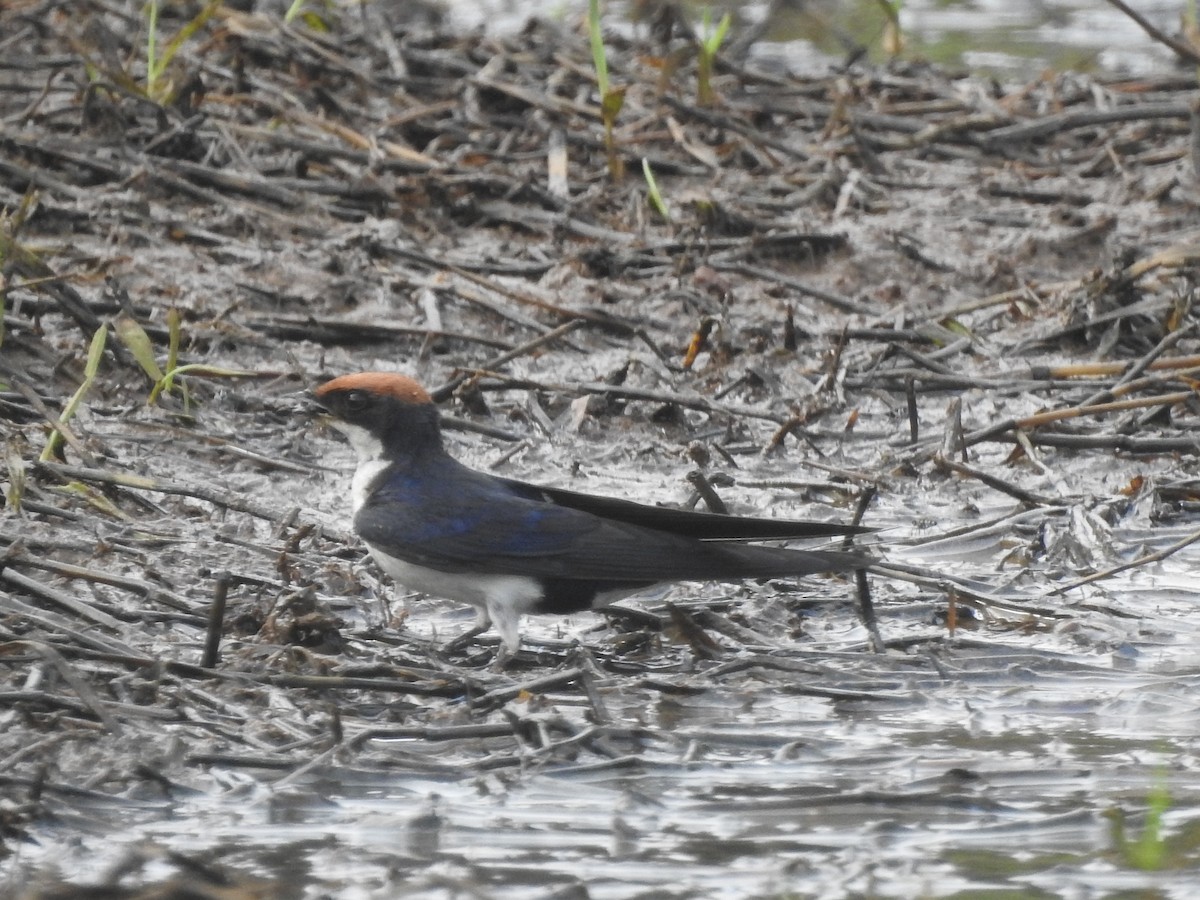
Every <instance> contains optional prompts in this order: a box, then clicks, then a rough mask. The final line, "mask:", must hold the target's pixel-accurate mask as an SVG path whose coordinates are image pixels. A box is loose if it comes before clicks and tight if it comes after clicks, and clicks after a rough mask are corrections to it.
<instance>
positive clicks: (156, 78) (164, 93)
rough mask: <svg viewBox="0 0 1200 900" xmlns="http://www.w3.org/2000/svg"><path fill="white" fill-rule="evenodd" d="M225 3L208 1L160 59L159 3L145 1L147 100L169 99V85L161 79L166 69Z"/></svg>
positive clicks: (172, 40) (178, 33) (164, 48)
mask: <svg viewBox="0 0 1200 900" xmlns="http://www.w3.org/2000/svg"><path fill="white" fill-rule="evenodd" d="M223 2H224V0H208V2H207V3H205V4H204V6H203V8H201V10H200V12H199V13H197V15H196V16H195V18H193V19H192V20H191V21H190V22H187V23H186V24H185V25H184V26H183V27H182V28H180V29H179V31H178V32H177V33H176V34H175V36H174V37H172V38H171V39H170V40H169V41H167V42H166V44H165V45H164V46H163V49H162V55H161V56H160V55H159V49H158V48H159V34H158V4H159V0H147V3H146V91H145V93H146V96H147V97H149V98H150V99H151V100H153V101H155V102H156V103H160V102H164V101H167V100H170V99H171V93H172V85H170V84H169V83H166V81H165V79H164V77H163V76H164V75H166V72H167V67H168V66H169V65H170V64H171V61H172V60H173V59H174V58H175V56H176V54H177V53H179V51H180V50H181V49H182V48H183V45H184V44H185V43H187V42H188V41H189V40H191V38H192V37H193V36H194V35H195V34H196V32H198V31H199V30H200V29H201V28H203V27H204V25H205V23H206V22H207V21H208V20H209V19H211V18H212V17H213V15H214V14H215V13H216V11H217V10H218V9H220V8H221V4H222V3H223Z"/></svg>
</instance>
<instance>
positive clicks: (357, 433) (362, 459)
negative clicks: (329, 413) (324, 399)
mask: <svg viewBox="0 0 1200 900" xmlns="http://www.w3.org/2000/svg"><path fill="white" fill-rule="evenodd" d="M333 427H334V428H336V429H337V430H338V431H340V432H341V433H342V434H344V435H345V436H346V439H347V440H348V441H349V442H350V446H351V447H353V448H354V452H355V453H356V454H357V455H358V468H357V469H355V470H354V480H353V481H351V482H350V500H351V507H350V508H351V513H352V514H353V515H357V514H358V511H359V509H361V508H362V505H363V504H364V503H366V502H367V496H368V495H369V493H370V488H371V483H372V482H373V481H374V480H375V478H376V477H377V476H378V475H379V473H380V472H382V471H383V470H384V469H386V468H387V467H388V461H387V460H386V459H384V458H383V442H382V441H380V440H379V438H377V437H375V435H373V434H371V432H369V431H367V429H365V428H363V427H362V426H361V425H351V424H350V423H348V422H334V423H333Z"/></svg>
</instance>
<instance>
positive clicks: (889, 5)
mask: <svg viewBox="0 0 1200 900" xmlns="http://www.w3.org/2000/svg"><path fill="white" fill-rule="evenodd" d="M876 2H877V3H878V4H879V8H880V9H882V10H883V14H884V16H885V17H886V20H885V21H884V25H883V38H882V44H883V49H884V52H885V53H887V55H888V56H891V57H896V56H899V55H900V54H901V53H902V52H903V51H904V32H903V30H902V29H901V28H900V10H901V9H903V8H904V0H876Z"/></svg>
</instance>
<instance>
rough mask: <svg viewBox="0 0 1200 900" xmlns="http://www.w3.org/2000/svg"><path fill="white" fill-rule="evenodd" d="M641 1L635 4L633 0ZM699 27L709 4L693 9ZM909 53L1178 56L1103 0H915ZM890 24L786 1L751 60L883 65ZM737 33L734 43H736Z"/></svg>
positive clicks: (905, 23)
mask: <svg viewBox="0 0 1200 900" xmlns="http://www.w3.org/2000/svg"><path fill="white" fill-rule="evenodd" d="M445 5H446V6H447V8H448V9H449V11H450V21H451V22H452V23H453V24H454V27H456V28H460V29H474V28H484V29H488V30H492V31H495V32H498V33H505V32H509V31H515V30H517V29H519V28H521V27H522V26H523V25H524V24H525V22H526V21H527V19H528V17H529V16H530V15H533V14H535V13H536V14H538V15H541V16H544V17H547V18H550V19H553V20H557V21H563V22H565V23H567V24H570V23H571V22H575V21H580V20H581V19H582V18H583V17H584V16H585V15H586V9H587V3H586V2H583V0H574V2H567V3H562V2H546V3H528V2H519V0H483V2H465V3H464V2H459V0H445ZM630 5H634V4H630ZM1132 5H1133V7H1134V8H1135V9H1136V10H1137V11H1138V12H1139V13H1141V14H1142V15H1144V16H1145V17H1146V18H1147V19H1149V20H1150V22H1151V23H1152V24H1154V25H1155V26H1156V27H1158V28H1160V29H1161V30H1162V31H1164V32H1166V33H1168V34H1171V35H1177V33H1178V31H1179V17H1180V15H1181V14H1182V11H1183V4H1181V3H1178V2H1174V0H1142V2H1138V3H1135V4H1132ZM627 8H628V6H627V5H626V4H621V3H608V4H605V9H606V12H607V14H608V19H607V20H606V23H605V25H606V27H607V28H613V29H619V28H620V27H621V22H620V18H621V16H622V15H623V14H624V15H628V13H627V12H625V10H626V9H627ZM691 8H692V9H694V10H695V16H696V21H697V23H699V20H700V15H701V10H702V9H703V8H704V7H703V4H693V5H692V6H691ZM719 8H720V9H731V10H737V14H738V16H739V19H738V23H739V25H741V26H743V27H745V26H749V25H750V24H751V23H754V24H757V23H759V22H762V21H763V19H764V17H765V16H766V15H767V7H766V5H765V4H763V3H736V2H735V3H725V4H720V5H719ZM900 24H901V29H902V31H903V34H904V38H905V56H906V57H907V58H910V59H913V58H916V59H927V60H929V61H931V62H935V63H938V64H940V65H944V66H949V67H952V68H965V69H970V70H972V71H977V72H990V73H993V74H995V75H998V76H1001V77H1017V78H1026V77H1030V76H1033V75H1036V74H1037V73H1038V71H1039V70H1040V69H1043V68H1045V69H1054V70H1057V71H1064V70H1068V69H1075V70H1080V71H1086V72H1108V73H1113V74H1125V75H1131V76H1137V75H1146V74H1150V73H1154V72H1158V73H1162V72H1166V71H1170V70H1171V68H1172V67H1173V65H1174V63H1173V59H1174V55H1173V54H1172V53H1171V52H1170V51H1169V50H1168V49H1167V48H1166V47H1164V46H1163V45H1162V44H1160V43H1158V42H1157V41H1155V40H1153V39H1152V38H1151V37H1150V36H1148V35H1147V34H1146V33H1145V32H1144V31H1143V30H1142V29H1141V28H1140V27H1139V26H1138V25H1137V24H1136V23H1135V22H1133V21H1132V20H1131V19H1130V18H1129V17H1128V16H1126V15H1125V14H1124V13H1122V12H1120V11H1119V10H1117V9H1116V8H1114V7H1113V6H1111V5H1109V4H1108V3H1106V2H1105V0H1041V2H1017V3H1013V2H1008V0H907V2H904V3H902V4H900ZM883 27H884V19H883V16H882V14H881V12H880V7H879V3H878V2H877V0H850V2H836V3H835V2H831V0H824V2H807V3H796V4H794V5H791V4H781V5H780V8H779V9H778V10H777V11H776V12H775V13H774V15H773V18H772V19H771V20H770V22H769V27H768V28H767V30H766V32H765V34H764V36H763V39H762V40H761V41H760V42H759V43H758V44H756V45H755V47H754V48H753V51H752V54H751V58H752V59H756V60H758V61H759V62H760V63H765V62H770V63H774V64H778V65H781V66H785V67H787V68H789V69H791V70H793V71H801V72H811V71H820V70H822V69H823V68H824V67H826V66H828V65H830V64H831V63H836V62H838V61H840V60H842V59H844V57H845V54H846V42H847V41H852V42H857V43H858V44H861V45H862V46H865V47H867V48H869V53H868V56H867V58H869V59H870V60H871V61H873V62H877V63H878V62H882V61H884V60H885V59H886V54H885V53H884V52H883V50H882V49H881V47H880V36H881V34H882V31H883ZM736 36H737V31H736V30H735V31H734V34H733V36H732V37H731V38H730V39H731V40H736Z"/></svg>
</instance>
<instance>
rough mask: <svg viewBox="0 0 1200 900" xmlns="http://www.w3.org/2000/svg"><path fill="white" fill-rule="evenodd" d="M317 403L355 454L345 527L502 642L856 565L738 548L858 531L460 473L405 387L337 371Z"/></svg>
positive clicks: (423, 399)
mask: <svg viewBox="0 0 1200 900" xmlns="http://www.w3.org/2000/svg"><path fill="white" fill-rule="evenodd" d="M314 395H315V398H316V400H317V402H318V403H320V404H321V406H323V407H324V408H325V409H326V410H328V411H329V412H330V413H331V414H332V416H333V417H334V422H333V424H334V426H335V427H336V428H338V429H339V430H340V431H342V432H343V433H344V434H345V435H346V436H347V438H348V439H349V441H350V444H351V446H352V447H353V448H354V450H355V451H356V453H357V454H358V468H357V470H356V471H355V473H354V480H353V482H352V489H351V496H352V498H353V515H354V528H355V531H357V532H358V534H359V536H360V537H361V538H362V539H363V541H364V542H365V543H366V545H367V548H368V549H369V550H370V551H371V555H372V556H374V557H375V559H376V561H378V563H379V565H380V566H381V567H382V568H383V570H384V571H385V572H387V573H388V574H389V575H391V576H392V578H394V579H395V580H396V582H397V583H398V584H401V585H403V586H405V587H407V588H409V589H411V590H415V591H420V592H422V593H426V594H433V595H436V596H439V597H446V598H448V599H452V600H459V601H462V602H464V603H469V604H471V605H472V606H474V607H475V608H476V609H477V611H478V623H479V626H480V628H481V629H482V628H483V627H486V626H487V624H488V623H489V622H490V623H491V624H493V625H494V626H495V628H496V630H497V631H498V632H499V634H500V638H501V640H502V641H503V642H504V646H505V647H506V648H507V649H508V650H509V651H510V652H513V651H515V650H516V649H517V647H518V645H519V643H520V632H519V630H518V629H519V623H520V617H521V616H522V615H524V614H525V613H551V614H558V615H564V614H567V613H573V612H579V611H581V610H586V609H594V608H596V607H599V606H605V605H608V604H609V603H612V602H613V601H615V600H619V599H621V598H622V597H625V596H628V595H630V594H633V593H636V592H637V591H639V590H643V589H645V588H647V587H650V586H652V585H655V584H659V583H662V582H672V581H739V580H742V579H746V578H770V577H783V576H796V575H809V574H812V573H815V572H829V571H841V570H848V569H859V568H863V567H864V566H865V565H867V564H868V563H869V560H868V559H867V558H865V557H862V556H858V555H856V554H855V553H850V552H843V551H836V550H793V549H787V548H783V547H762V546H755V545H753V544H750V543H748V542H752V541H763V540H790V539H798V538H816V537H832V536H835V535H847V534H854V533H857V532H863V531H869V530H870V529H867V528H858V527H855V526H847V525H837V524H828V523H823V522H799V521H788V520H781V519H757V518H744V517H740V516H728V515H717V514H710V513H701V512H692V511H688V510H678V509H667V508H660V507H655V506H645V505H643V504H640V503H633V502H630V501H628V500H617V499H613V498H609V497H596V496H590V495H588V494H580V493H576V492H574V491H568V490H563V489H562V488H550V487H539V486H537V485H533V484H528V483H526V482H523V481H516V480H514V479H511V478H499V477H496V476H494V475H488V474H485V473H483V472H477V471H475V470H474V469H470V468H467V467H466V466H464V465H463V464H462V463H459V462H458V461H456V460H455V459H453V458H452V457H451V456H450V455H449V454H448V453H447V452H446V450H445V448H444V447H443V446H442V436H441V429H440V427H439V417H438V410H437V407H436V406H434V403H433V400H432V399H431V398H430V396H429V394H427V393H426V392H425V390H424V389H422V388H421V386H420V385H419V384H417V383H416V382H415V381H413V380H412V379H411V378H407V377H405V376H403V375H397V374H393V373H386V372H363V373H359V374H354V375H343V376H341V377H340V378H335V379H333V380H332V381H329V382H326V383H325V384H323V385H321V386H320V387H318V388H317V389H316V391H315V394H314Z"/></svg>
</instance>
